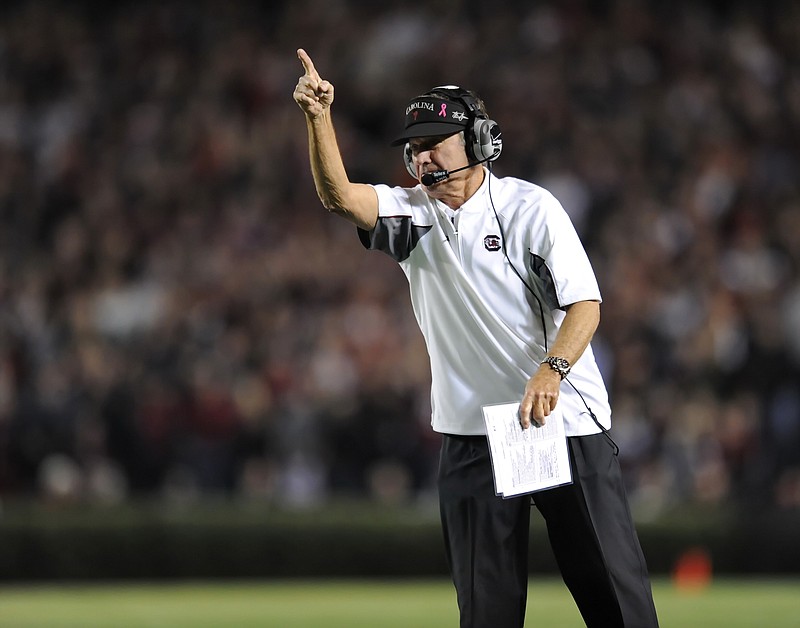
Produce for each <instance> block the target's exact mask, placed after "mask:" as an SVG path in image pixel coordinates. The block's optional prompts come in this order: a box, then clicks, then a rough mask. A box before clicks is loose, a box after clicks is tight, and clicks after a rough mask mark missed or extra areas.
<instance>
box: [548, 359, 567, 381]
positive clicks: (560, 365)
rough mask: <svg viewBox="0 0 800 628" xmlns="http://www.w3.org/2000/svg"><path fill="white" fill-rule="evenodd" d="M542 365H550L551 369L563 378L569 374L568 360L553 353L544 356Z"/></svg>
mask: <svg viewBox="0 0 800 628" xmlns="http://www.w3.org/2000/svg"><path fill="white" fill-rule="evenodd" d="M542 365H547V366H548V367H550V368H551V369H552V370H553V371H555V372H556V373H558V374H559V375H560V376H561V379H565V378H566V377H567V375H569V371H570V369H571V368H572V365H571V364H570V363H569V360H567V359H566V358H562V357H559V356H555V355H548V356H547V357H545V359H544V360H542Z"/></svg>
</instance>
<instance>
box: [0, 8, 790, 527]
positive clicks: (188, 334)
mask: <svg viewBox="0 0 800 628" xmlns="http://www.w3.org/2000/svg"><path fill="white" fill-rule="evenodd" d="M298 47H304V48H306V50H308V51H309V53H310V54H311V56H312V58H313V59H314V61H315V63H316V65H317V69H318V70H319V72H320V74H321V75H322V76H323V78H326V79H328V80H330V81H331V82H332V83H333V84H334V86H335V88H336V100H335V103H334V105H333V108H334V117H335V123H336V125H337V132H338V137H339V142H340V145H341V148H342V151H343V153H344V157H345V162H346V164H347V167H348V169H349V173H350V176H351V179H353V180H355V181H361V182H368V183H371V182H386V183H390V184H394V185H411V184H413V182H412V181H411V180H410V179H409V177H408V175H407V174H406V173H405V168H404V166H403V163H402V157H401V154H400V152H399V150H398V149H391V148H389V147H388V142H389V140H390V138H392V137H393V136H394V134H395V132H396V131H398V130H399V127H400V125H401V124H402V120H403V112H404V106H405V103H406V102H407V101H408V100H409V99H410V98H411V97H412V96H414V95H416V94H418V93H422V92H424V91H426V90H427V89H429V88H430V87H433V86H434V85H441V84H459V85H463V86H466V87H470V88H472V89H474V90H476V91H477V92H478V93H479V94H480V95H481V96H482V97H483V98H484V100H485V101H486V104H487V107H488V110H489V113H490V116H491V117H492V118H493V119H494V120H496V121H497V122H498V123H499V124H500V126H501V127H502V129H503V132H504V140H505V141H504V151H503V155H502V157H501V159H499V160H498V161H497V162H496V164H495V165H494V169H495V173H496V174H498V175H499V176H503V175H509V176H517V177H521V178H524V179H528V180H531V181H534V182H536V183H538V184H540V185H542V186H544V187H546V188H548V189H550V190H551V191H552V192H553V193H554V194H555V195H556V196H557V197H558V198H559V199H560V200H561V201H562V204H563V205H564V206H565V208H566V209H567V211H568V212H569V213H570V215H571V216H572V218H573V221H574V223H575V225H576V227H577V228H578V231H579V233H580V234H581V237H582V238H583V241H584V243H585V245H586V247H587V250H588V252H589V255H590V258H591V259H592V261H593V264H594V267H595V271H596V273H597V276H598V280H599V283H600V287H601V291H602V293H603V297H604V303H603V306H602V322H601V326H600V329H599V331H598V334H597V336H596V339H595V342H594V345H595V351H596V353H597V355H598V359H599V361H600V364H601V368H602V370H603V374H604V377H605V379H606V382H607V384H608V386H609V389H610V393H611V398H612V408H613V423H614V427H613V432H612V434H613V436H614V438H615V439H616V441H617V442H618V444H619V445H620V447H621V453H620V456H621V460H622V463H623V465H624V467H625V469H626V473H627V482H628V485H629V490H630V496H631V501H632V504H633V507H634V509H635V510H636V512H637V514H638V515H639V516H642V517H647V516H658V515H659V514H661V513H663V512H666V511H668V510H669V509H670V508H672V507H675V506H679V505H684V504H695V503H700V504H711V505H716V504H718V505H720V506H729V505H739V506H743V507H748V508H749V507H758V508H777V509H790V508H792V509H797V508H800V386H798V383H799V382H800V333H798V331H800V6H798V5H797V4H796V3H792V2H790V1H788V0H787V1H785V2H780V1H775V2H761V3H749V2H716V3H713V2H706V3H703V2H689V1H683V2H667V1H649V2H648V1H645V0H617V1H609V2H598V1H591V0H567V1H562V2H556V1H552V2H535V3H534V2H527V1H525V2H523V1H521V0H520V1H509V2H497V3H487V2H477V1H473V0H461V1H458V2H444V1H441V2H439V1H431V2H425V3H417V4H409V3H406V2H399V1H398V0H391V1H388V0H387V1H384V2H381V3H374V2H371V1H369V0H319V1H313V0H298V1H293V2H289V1H285V2H278V1H276V2H271V3H245V2H226V3H216V2H210V1H209V2H188V1H186V2H169V1H164V2H121V3H110V4H108V6H105V7H104V6H103V5H102V4H97V3H88V2H86V3H83V2H71V3H66V2H35V1H30V2H19V1H11V2H5V3H3V6H2V7H0V500H2V499H4V498H5V499H13V498H18V497H19V498H35V499H41V500H54V501H59V500H61V501H63V500H69V501H86V502H102V503H118V502H124V501H125V500H131V499H136V498H154V497H155V498H164V499H168V500H192V499H198V498H202V497H204V496H211V495H214V496H220V495H221V496H227V497H232V498H242V499H256V500H267V501H270V502H274V503H276V504H288V505H295V506H302V505H309V504H319V503H323V502H324V501H325V500H329V499H332V498H336V497H340V496H351V497H359V498H370V499H375V500H380V501H384V502H390V503H395V502H410V501H414V500H421V499H426V498H427V497H428V496H429V495H430V494H431V493H432V492H433V491H434V476H435V471H436V464H437V456H438V438H437V436H436V434H434V433H433V432H432V431H431V430H430V427H429V420H430V416H429V414H430V407H429V378H430V373H429V369H428V364H427V354H426V349H425V346H424V343H423V342H422V338H421V336H420V334H419V331H418V329H417V327H416V323H415V321H414V319H413V314H412V311H411V307H410V303H409V299H408V294H407V287H406V282H405V278H404V276H403V274H402V272H401V271H400V270H399V269H398V268H397V267H396V265H395V264H394V263H393V262H392V261H391V260H390V259H389V258H388V257H386V256H383V255H381V254H379V253H373V252H367V251H365V250H364V249H363V248H362V247H361V245H360V244H359V242H358V239H357V237H356V234H355V230H354V228H352V227H351V226H350V225H349V224H348V223H346V222H345V221H343V220H341V219H339V218H336V217H333V216H331V215H329V214H328V213H327V212H326V211H325V210H324V209H323V208H322V206H321V205H320V203H319V201H318V199H317V197H316V193H315V191H314V187H313V182H312V180H311V177H310V172H309V166H308V160H307V145H306V130H305V122H304V119H303V116H302V112H301V111H300V110H299V109H298V107H297V106H296V105H295V103H294V102H293V100H292V91H293V89H294V86H295V84H296V81H297V78H298V76H299V75H300V74H301V73H302V67H301V65H300V63H299V61H298V60H297V58H296V55H295V50H296V48H298Z"/></svg>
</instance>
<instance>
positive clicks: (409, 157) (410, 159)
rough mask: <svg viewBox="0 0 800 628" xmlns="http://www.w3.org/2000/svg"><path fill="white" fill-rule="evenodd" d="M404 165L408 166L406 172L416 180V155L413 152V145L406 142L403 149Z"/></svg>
mask: <svg viewBox="0 0 800 628" xmlns="http://www.w3.org/2000/svg"><path fill="white" fill-rule="evenodd" d="M403 163H405V165H406V172H408V174H410V175H411V176H412V177H413V178H414V179H416V178H417V171H416V169H415V168H414V155H413V153H412V152H411V144H410V143H408V142H406V146H405V148H403Z"/></svg>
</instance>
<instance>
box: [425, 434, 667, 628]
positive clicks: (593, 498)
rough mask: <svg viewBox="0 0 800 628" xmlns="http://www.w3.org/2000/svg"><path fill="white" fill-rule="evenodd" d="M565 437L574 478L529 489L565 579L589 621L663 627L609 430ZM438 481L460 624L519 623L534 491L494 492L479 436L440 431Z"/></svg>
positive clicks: (470, 627) (509, 626) (496, 627)
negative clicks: (558, 484)
mask: <svg viewBox="0 0 800 628" xmlns="http://www.w3.org/2000/svg"><path fill="white" fill-rule="evenodd" d="M568 442H569V449H570V458H571V465H572V476H573V483H572V484H570V485H567V486H562V487H558V488H554V489H550V490H547V491H541V492H539V493H535V494H534V495H533V501H534V502H535V505H536V506H537V507H538V509H539V511H540V512H541V513H542V515H543V516H544V519H545V522H546V524H547V531H548V536H549V538H550V544H551V546H552V548H553V553H554V555H555V557H556V562H557V563H558V566H559V569H560V570H561V575H562V577H563V578H564V582H565V583H566V585H567V587H568V588H569V590H570V592H571V593H572V596H573V598H574V600H575V602H576V604H577V606H578V609H579V610H580V613H581V615H582V616H583V619H584V621H585V622H586V625H587V626H589V627H590V628H595V627H616V626H624V627H628V628H630V627H637V628H638V627H642V628H645V627H647V628H651V627H654V626H658V620H657V618H656V611H655V606H654V604H653V596H652V593H651V590H650V581H649V577H648V575H647V567H646V566H645V561H644V556H643V554H642V550H641V548H640V546H639V540H638V538H637V536H636V531H635V530H634V526H633V521H632V519H631V515H630V509H629V508H628V502H627V499H626V497H625V491H624V488H623V485H622V478H621V475H620V469H619V464H618V462H617V458H616V456H615V455H614V451H613V448H612V445H611V444H610V443H609V441H608V439H607V438H606V437H605V436H604V435H603V434H597V435H593V436H581V437H573V438H569V439H568ZM438 484H439V504H440V509H441V517H442V527H443V530H444V537H445V549H446V552H447V560H448V563H449V565H450V571H451V574H452V576H453V583H454V584H455V587H456V593H457V596H458V606H459V610H460V614H461V628H521V627H522V626H523V624H524V621H525V606H526V597H527V590H528V539H529V523H530V506H531V496H522V497H516V498H512V499H502V498H500V497H498V496H496V495H495V492H494V481H493V479H492V471H491V460H490V457H489V450H488V444H487V442H486V438H485V437H483V436H453V435H445V436H444V439H443V442H442V452H441V459H440V463H439V481H438Z"/></svg>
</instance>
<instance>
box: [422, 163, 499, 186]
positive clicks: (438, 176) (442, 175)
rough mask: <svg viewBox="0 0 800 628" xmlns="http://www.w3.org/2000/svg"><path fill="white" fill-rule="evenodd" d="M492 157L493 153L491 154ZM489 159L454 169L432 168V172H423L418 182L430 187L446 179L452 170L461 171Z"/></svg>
mask: <svg viewBox="0 0 800 628" xmlns="http://www.w3.org/2000/svg"><path fill="white" fill-rule="evenodd" d="M492 157H494V155H492ZM492 157H489V159H481V160H480V161H476V162H475V163H474V164H469V165H468V166H462V167H461V168H456V169H455V170H434V171H433V172H426V173H425V174H423V175H422V177H420V182H421V183H422V185H424V186H425V187H430V186H432V185H435V184H437V183H441V182H442V181H444V180H445V179H447V178H448V177H449V176H450V175H451V174H453V173H454V172H461V171H462V170H466V169H467V168H474V167H475V166H479V165H481V164H482V163H484V162H485V161H489V160H490V159H491V158H492Z"/></svg>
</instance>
